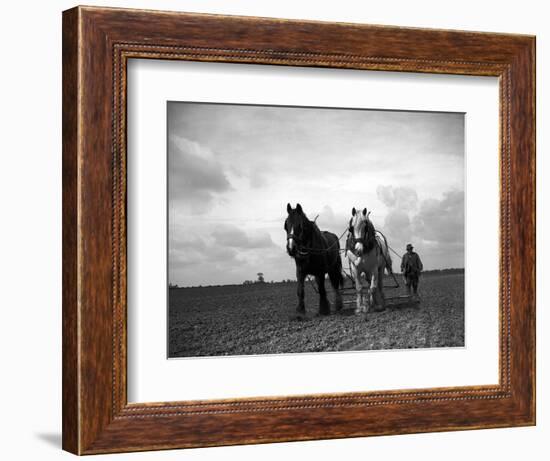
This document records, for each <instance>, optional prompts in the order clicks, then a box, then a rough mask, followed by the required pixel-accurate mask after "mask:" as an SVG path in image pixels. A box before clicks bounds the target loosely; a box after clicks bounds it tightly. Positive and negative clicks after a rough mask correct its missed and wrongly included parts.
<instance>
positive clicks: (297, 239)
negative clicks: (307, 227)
mask: <svg viewBox="0 0 550 461" xmlns="http://www.w3.org/2000/svg"><path fill="white" fill-rule="evenodd" d="M302 234H303V229H302ZM291 240H293V241H294V245H295V247H296V254H297V255H298V256H302V257H303V256H308V255H309V250H311V249H309V248H306V247H305V246H304V245H303V244H302V241H303V237H302V235H297V234H294V233H293V232H288V231H287V233H286V246H287V248H289V242H290V241H291Z"/></svg>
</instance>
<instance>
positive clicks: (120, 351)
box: [62, 7, 535, 454]
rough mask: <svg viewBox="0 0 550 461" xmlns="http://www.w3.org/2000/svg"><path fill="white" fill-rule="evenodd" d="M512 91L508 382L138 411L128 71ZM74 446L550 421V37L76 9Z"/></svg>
mask: <svg viewBox="0 0 550 461" xmlns="http://www.w3.org/2000/svg"><path fill="white" fill-rule="evenodd" d="M130 59H156V60H184V61H201V62H225V63H234V64H250V63H253V64H256V65H277V66H300V67H322V68H340V69H357V70H362V69H363V70H378V71H395V72H414V73H433V74H453V75H479V76H493V77H498V79H499V95H500V97H499V99H500V109H499V114H500V115H499V127H500V132H499V138H500V143H499V159H500V172H499V174H500V204H499V207H500V242H499V243H500V261H499V266H500V274H499V299H500V303H499V304H500V305H499V312H500V316H499V345H498V349H499V383H498V385H491V386H456V387H448V388H426V389H415V390H406V389H405V390H391V391H387V390H384V389H380V390H379V391H369V392H348V393H333V394H323V395H319V394H315V395H298V396H271V397H262V398H255V397H250V398H238V399H217V400H192V401H175V402H172V401H171V402H154V403H128V399H127V312H128V311H127V309H128V306H127V285H126V276H127V265H126V262H127V247H126V236H127V222H126V204H127V182H126V181H127V177H126V173H127V171H126V141H127V140H126V128H127V113H126V107H127V73H126V71H127V63H128V60H130ZM62 344H63V379H62V383H63V391H62V397H63V449H65V450H67V451H69V452H72V453H75V454H94V453H111V452H126V451H142V450H158V449H170V448H185V447H206V446H216V445H235V444H248V443H268V442H279V441H291V440H315V439H328V438H340V437H362V436H373V435H389V434H406V433H417V432H434V431H445V430H466V429H481V428H495V427H511V426H527V425H534V424H535V38H534V37H532V36H523V35H510V34H495V33H479V32H462V31H448V30H430V29H413V28H401V27H388V26H374V25H359V24H338V23H321V22H313V21H294V20H280V19H267V18H251V17H237V16H217V15H202V14H188V13H175V12H161V11H143V10H128V9H112V8H96V7H76V8H73V9H71V10H67V11H65V12H64V13H63V342H62Z"/></svg>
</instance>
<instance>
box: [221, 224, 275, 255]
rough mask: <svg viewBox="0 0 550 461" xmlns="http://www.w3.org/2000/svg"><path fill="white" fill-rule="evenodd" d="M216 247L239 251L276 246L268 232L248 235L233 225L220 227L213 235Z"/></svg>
mask: <svg viewBox="0 0 550 461" xmlns="http://www.w3.org/2000/svg"><path fill="white" fill-rule="evenodd" d="M211 235H212V237H213V238H214V244H215V245H221V246H227V247H232V248H239V249H244V250H246V249H256V248H269V247H272V246H274V245H275V243H273V240H272V239H271V236H270V235H269V234H268V233H267V232H262V231H259V230H258V231H255V232H253V233H252V234H247V233H246V232H245V231H243V230H242V229H239V228H238V227H236V226H232V225H220V226H218V227H217V228H216V229H215V230H214V231H212V233H211Z"/></svg>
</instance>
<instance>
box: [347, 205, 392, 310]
mask: <svg viewBox="0 0 550 461" xmlns="http://www.w3.org/2000/svg"><path fill="white" fill-rule="evenodd" d="M351 215H352V217H351V219H350V222H349V233H348V239H347V241H346V257H347V258H348V260H349V262H350V268H351V275H352V277H353V280H354V282H355V292H356V295H357V298H356V309H355V312H356V313H357V314H359V313H361V312H364V313H365V316H366V314H367V312H368V310H369V308H370V307H371V306H373V307H374V308H375V310H380V311H381V310H384V307H385V306H384V292H383V283H384V269H385V270H386V271H387V272H388V274H390V273H391V271H392V261H391V257H390V255H389V251H388V242H387V241H386V238H385V237H384V235H383V234H381V233H380V232H377V231H376V230H375V229H374V225H373V224H372V222H371V221H370V219H369V215H368V214H367V209H366V208H364V209H363V211H362V212H361V213H359V212H357V210H356V209H355V208H353V210H352V211H351ZM362 274H365V278H366V287H365V288H366V292H367V295H366V296H364V295H363V286H362V280H361V276H362Z"/></svg>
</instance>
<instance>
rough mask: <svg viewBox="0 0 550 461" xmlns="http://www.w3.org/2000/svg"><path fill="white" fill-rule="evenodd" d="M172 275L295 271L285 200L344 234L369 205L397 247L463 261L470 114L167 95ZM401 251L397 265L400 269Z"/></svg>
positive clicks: (197, 279) (426, 257)
mask: <svg viewBox="0 0 550 461" xmlns="http://www.w3.org/2000/svg"><path fill="white" fill-rule="evenodd" d="M167 110H168V134H167V136H168V142H167V145H168V272H169V276H168V277H169V281H170V283H172V284H178V285H179V286H197V285H224V284H234V283H242V282H243V281H245V280H255V279H256V278H257V273H258V272H262V273H263V274H264V277H265V279H266V280H267V281H271V280H274V281H280V280H282V279H289V278H290V279H294V278H295V264H294V261H293V260H291V258H290V257H289V256H288V255H287V254H286V251H285V244H286V234H285V231H284V229H283V224H284V220H285V219H286V216H287V212H286V205H287V203H290V204H291V205H292V207H295V206H296V203H300V204H301V205H302V208H303V210H304V211H305V213H306V215H307V216H308V217H309V218H310V219H314V218H315V217H316V216H317V215H318V218H317V225H318V226H319V228H320V229H321V230H329V231H331V232H333V233H335V234H336V235H338V236H339V235H340V234H341V233H342V232H343V231H344V229H345V228H346V226H347V223H348V221H349V218H350V217H351V209H352V208H353V207H356V208H358V209H363V208H367V209H368V210H369V211H370V212H371V215H370V217H371V220H372V222H373V223H374V225H375V227H376V228H377V229H379V230H381V231H382V232H384V234H385V235H386V237H387V239H388V243H389V245H390V246H391V247H392V248H393V249H395V250H396V251H397V252H398V253H399V254H402V253H403V252H404V251H405V250H404V249H405V245H406V244H407V243H409V242H410V243H412V244H413V245H414V247H415V251H417V252H418V253H419V255H420V257H421V259H422V261H423V263H424V268H425V269H443V268H452V267H453V268H454V267H464V233H465V228H464V199H465V197H464V187H465V181H464V178H465V169H464V168H465V164H464V114H458V113H435V112H406V111H381V110H366V109H360V110H358V109H334V108H309V107H308V108H306V107H283V106H251V105H234V104H227V105H226V104H205V103H190V102H168V109H167ZM396 259H398V258H397V257H395V256H393V260H394V267H397V268H398V267H399V262H395V260H396Z"/></svg>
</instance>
